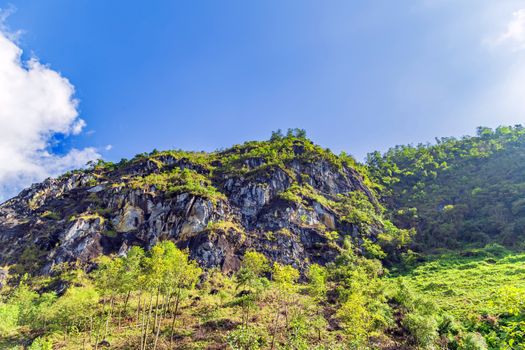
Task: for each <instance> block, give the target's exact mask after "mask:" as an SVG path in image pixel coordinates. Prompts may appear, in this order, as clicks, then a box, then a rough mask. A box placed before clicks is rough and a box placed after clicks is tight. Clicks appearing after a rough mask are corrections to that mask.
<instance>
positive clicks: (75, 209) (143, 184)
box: [0, 132, 403, 273]
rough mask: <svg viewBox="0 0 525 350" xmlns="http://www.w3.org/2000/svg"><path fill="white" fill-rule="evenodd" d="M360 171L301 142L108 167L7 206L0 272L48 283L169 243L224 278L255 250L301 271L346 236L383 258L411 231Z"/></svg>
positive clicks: (0, 230)
mask: <svg viewBox="0 0 525 350" xmlns="http://www.w3.org/2000/svg"><path fill="white" fill-rule="evenodd" d="M359 167H360V166H359V165H358V164H357V163H356V162H355V161H354V160H353V159H352V158H351V157H349V156H346V155H344V154H343V155H341V156H336V155H334V154H333V153H332V152H330V151H329V150H326V149H323V148H321V147H319V146H317V145H314V144H313V143H312V142H311V141H309V140H308V139H306V138H305V137H304V135H301V134H300V133H298V132H295V133H292V134H288V135H287V136H282V135H280V134H274V135H273V136H272V139H271V140H269V141H263V142H248V143H245V144H243V145H237V146H234V147H232V148H230V149H227V150H224V151H217V152H212V153H204V152H183V151H165V152H158V151H154V152H152V153H149V154H141V155H138V156H136V157H135V158H133V159H132V160H122V161H121V162H119V163H117V164H113V163H106V162H102V161H99V162H98V163H96V164H91V166H90V167H89V168H88V169H86V170H78V171H75V172H72V173H68V174H65V175H63V176H61V177H60V178H57V179H47V180H46V181H44V182H42V183H39V184H35V185H33V186H31V187H30V188H28V189H26V190H24V191H23V192H21V193H20V194H19V195H18V196H17V197H15V198H13V199H11V200H9V201H7V202H5V203H3V204H2V205H1V206H0V264H3V265H10V264H19V266H22V267H23V268H24V269H30V270H34V271H39V272H41V273H48V272H50V271H51V269H52V268H53V266H55V265H57V264H61V263H68V262H80V263H88V262H89V261H91V260H92V259H93V258H95V257H97V256H99V255H100V254H123V253H125V252H126V251H127V250H128V249H129V248H130V247H131V246H133V245H140V246H143V247H145V248H148V247H151V246H152V245H154V244H155V243H157V242H158V241H160V240H172V241H174V242H175V243H176V244H177V245H178V246H179V247H182V248H188V249H189V252H190V256H191V257H192V258H193V259H195V260H197V261H198V262H199V263H200V264H201V265H202V266H204V267H220V268H221V269H222V270H223V271H225V272H230V271H234V270H236V269H237V268H238V266H239V262H240V260H239V257H240V256H241V255H242V254H243V253H244V252H245V251H246V250H248V249H254V250H257V251H259V252H262V253H264V254H265V255H266V256H267V257H269V258H270V259H271V260H273V261H278V262H281V263H284V264H291V265H293V266H295V267H297V268H299V269H303V268H304V267H305V266H306V265H308V264H309V263H312V262H316V263H320V264H325V263H327V262H329V261H331V260H333V259H334V258H335V257H336V256H337V254H338V252H339V249H340V246H341V245H342V244H343V242H344V241H345V239H347V238H349V239H351V241H352V242H353V243H354V244H356V246H358V247H360V248H361V250H362V251H363V253H365V254H366V253H367V252H368V253H369V254H382V251H381V248H380V247H379V246H377V244H376V243H378V241H379V240H383V241H385V242H392V240H396V239H399V237H400V236H402V234H403V233H402V232H401V231H399V230H397V229H396V228H395V227H394V226H393V225H391V224H390V223H389V222H388V221H387V220H385V219H384V218H383V217H382V208H381V206H380V205H379V204H378V202H377V201H376V199H375V196H374V193H373V192H372V190H371V189H370V186H371V184H370V180H368V179H367V177H366V175H364V172H363V171H361V170H360V168H359ZM378 252H379V253H378Z"/></svg>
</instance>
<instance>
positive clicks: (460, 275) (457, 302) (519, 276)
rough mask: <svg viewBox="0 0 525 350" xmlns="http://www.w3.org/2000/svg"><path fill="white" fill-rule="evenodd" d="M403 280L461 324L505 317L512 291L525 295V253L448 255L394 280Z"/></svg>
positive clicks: (500, 251) (503, 252)
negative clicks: (484, 317)
mask: <svg viewBox="0 0 525 350" xmlns="http://www.w3.org/2000/svg"><path fill="white" fill-rule="evenodd" d="M492 247H494V246H492ZM492 250H494V249H492ZM399 279H402V280H404V281H405V282H406V283H407V284H408V285H409V286H410V287H412V289H414V290H416V291H418V292H420V293H421V294H423V295H424V296H428V298H429V299H432V300H433V301H434V302H435V303H436V304H437V305H438V306H439V307H440V308H441V309H443V310H445V311H447V312H448V313H451V314H452V315H454V316H455V317H456V318H457V319H458V320H460V321H465V320H469V319H472V318H476V317H479V316H485V315H501V314H505V313H506V312H508V309H507V305H505V298H506V297H507V296H508V295H507V291H508V290H510V289H512V290H514V291H518V292H520V293H525V253H512V252H509V251H504V250H502V249H495V251H491V248H486V249H478V250H472V251H469V252H467V254H465V253H463V254H445V255H442V256H440V257H435V258H433V259H431V260H430V261H427V262H425V263H422V264H420V265H418V266H416V267H415V268H413V269H412V270H410V271H409V272H406V273H403V274H399V275H397V276H394V277H393V278H392V281H397V280H399Z"/></svg>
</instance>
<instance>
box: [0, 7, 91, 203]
mask: <svg viewBox="0 0 525 350" xmlns="http://www.w3.org/2000/svg"><path fill="white" fill-rule="evenodd" d="M3 17H5V13H4V14H2V12H0V19H2V18H3ZM0 23H1V21H0ZM21 54H22V50H21V49H20V48H19V47H18V46H17V44H16V43H15V41H14V39H13V36H11V35H9V34H7V32H6V29H5V27H4V26H3V25H0V200H3V199H6V198H7V197H8V196H11V195H14V194H16V193H17V192H18V191H19V190H21V189H22V188H23V187H25V186H28V185H30V184H31V183H33V182H37V181H41V180H43V179H44V178H46V177H49V176H56V175H58V174H60V173H62V172H64V171H66V170H68V169H71V168H75V167H80V166H83V165H85V163H86V162H87V161H89V160H92V159H95V158H98V157H99V156H100V155H99V154H98V152H97V151H96V149H94V148H85V149H82V150H78V149H73V150H71V151H70V152H69V153H67V154H66V155H62V156H59V155H55V154H52V153H50V152H49V151H48V146H49V142H50V140H51V138H52V137H53V135H54V134H57V133H61V134H65V135H76V134H78V133H80V132H81V130H82V128H83V127H84V126H85V122H84V121H83V120H82V119H79V118H78V111H77V104H78V101H77V100H75V99H74V97H73V95H74V87H73V86H72V85H71V84H70V83H69V81H68V80H67V79H66V78H64V77H62V76H61V75H60V74H59V73H57V72H56V71H54V70H52V69H50V68H49V67H48V66H45V65H43V64H41V63H40V62H39V61H38V60H37V59H36V58H33V59H30V60H29V61H22V58H21Z"/></svg>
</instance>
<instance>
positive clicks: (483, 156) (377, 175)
mask: <svg viewBox="0 0 525 350" xmlns="http://www.w3.org/2000/svg"><path fill="white" fill-rule="evenodd" d="M368 166H369V170H370V173H371V174H372V177H373V179H374V180H375V181H376V182H378V183H380V184H381V185H382V186H383V190H382V199H383V202H384V203H385V204H386V206H387V207H388V208H389V209H390V212H391V214H392V217H393V221H394V222H395V223H396V224H397V225H399V226H400V227H405V228H409V227H413V228H416V229H417V234H416V236H415V238H414V244H413V247H414V248H416V249H417V250H419V251H428V250H429V249H434V248H452V249H460V248H464V247H465V245H474V246H483V245H485V244H487V243H491V242H496V243H500V244H504V245H506V246H508V247H514V248H523V247H524V245H523V244H524V240H525V218H524V214H525V128H523V127H522V126H520V125H517V126H515V127H499V128H497V129H496V130H491V129H489V128H479V129H478V135H477V136H474V137H463V138H461V139H455V138H443V139H439V140H438V142H437V144H435V145H418V146H397V147H395V148H392V149H390V150H389V151H388V152H386V153H385V154H384V155H381V154H379V153H378V152H376V153H372V154H370V155H369V157H368Z"/></svg>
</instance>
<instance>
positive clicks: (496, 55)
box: [0, 0, 525, 181]
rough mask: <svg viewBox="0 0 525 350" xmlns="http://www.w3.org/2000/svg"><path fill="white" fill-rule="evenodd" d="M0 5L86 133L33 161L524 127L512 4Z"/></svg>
mask: <svg viewBox="0 0 525 350" xmlns="http://www.w3.org/2000/svg"><path fill="white" fill-rule="evenodd" d="M0 8H2V9H4V13H5V9H11V10H13V9H16V11H10V12H13V13H12V14H10V15H9V16H8V17H7V19H6V20H5V21H4V28H3V31H4V32H9V33H14V32H17V31H21V32H20V33H19V34H18V35H17V36H16V39H12V40H13V42H15V43H16V45H17V46H18V47H19V48H21V49H22V50H23V51H24V53H23V56H22V57H23V59H24V60H27V59H29V58H31V57H36V58H38V61H39V62H41V63H42V64H45V65H47V67H48V68H49V69H50V70H53V71H56V72H58V73H60V75H61V76H62V77H64V78H66V79H68V80H69V82H70V84H71V85H72V86H74V89H75V93H74V95H73V97H74V98H75V99H78V101H79V104H78V106H77V107H76V108H77V111H78V117H79V118H81V119H82V120H84V121H85V124H86V126H84V127H83V129H82V131H81V132H74V133H73V132H65V133H63V132H58V133H57V132H55V131H56V130H55V131H52V132H48V135H47V136H46V137H47V141H48V143H49V142H51V143H52V144H53V146H52V147H51V148H47V150H48V151H49V150H51V152H56V153H58V154H59V155H67V154H68V152H70V150H71V149H72V148H74V149H79V150H83V149H86V148H89V149H92V150H95V151H96V152H98V154H100V155H102V156H103V157H104V158H106V159H109V160H119V159H120V158H122V157H126V158H128V157H131V156H133V155H134V154H136V153H141V152H144V151H150V150H152V149H153V148H157V149H167V148H183V149H190V150H214V149H217V148H224V147H228V146H230V145H232V144H235V143H240V142H243V141H246V140H252V139H266V138H268V137H269V135H270V133H271V131H272V130H276V129H278V128H281V129H286V128H289V127H299V128H304V129H306V130H307V132H308V134H309V136H310V137H311V138H312V139H314V140H315V141H316V142H317V143H319V144H321V145H323V146H326V147H329V148H331V149H332V150H334V151H336V152H339V151H346V152H348V153H351V154H353V155H355V156H357V157H358V158H359V159H363V157H364V156H365V155H366V153H367V152H369V151H373V150H377V149H378V150H385V149H387V148H388V147H390V146H394V145H396V144H404V143H417V142H426V141H432V140H433V139H434V137H435V136H461V135H464V134H467V133H473V132H474V130H475V128H476V127H477V126H480V125H486V126H497V125H499V124H517V123H522V122H525V104H522V101H524V99H523V98H525V92H524V91H522V90H523V89H522V88H521V85H523V84H522V82H523V81H524V79H525V63H522V62H525V60H523V58H524V54H523V50H522V49H523V48H524V47H525V45H524V43H525V29H524V28H525V10H523V12H520V10H521V9H523V8H525V1H513V0H508V1H488V0H463V1H449V0H420V1H408V0H405V1H390V0H385V1H373V2H372V1H309V0H295V1H292V0H290V1H282V0H280V1H276V0H265V1H241V0H239V1H229V0H225V1H204V0H203V1H174V0H170V1H164V0H157V1H150V2H139V1H129V0H128V1H120V0H112V1H105V0H75V1H70V0H47V1H41V0H31V1H29V0H28V1H23V0H21V1H16V0H13V1H3V0H0ZM68 122H71V121H68ZM63 134H66V135H67V136H63ZM108 145H111V147H107V148H106V146H108ZM109 148H111V149H109ZM0 181H1V178H0Z"/></svg>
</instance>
